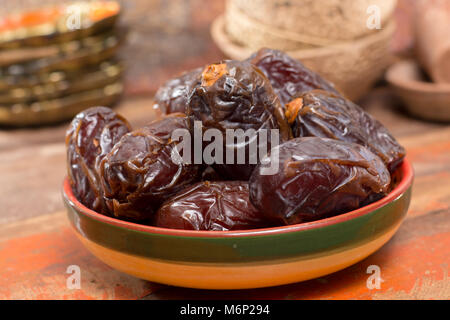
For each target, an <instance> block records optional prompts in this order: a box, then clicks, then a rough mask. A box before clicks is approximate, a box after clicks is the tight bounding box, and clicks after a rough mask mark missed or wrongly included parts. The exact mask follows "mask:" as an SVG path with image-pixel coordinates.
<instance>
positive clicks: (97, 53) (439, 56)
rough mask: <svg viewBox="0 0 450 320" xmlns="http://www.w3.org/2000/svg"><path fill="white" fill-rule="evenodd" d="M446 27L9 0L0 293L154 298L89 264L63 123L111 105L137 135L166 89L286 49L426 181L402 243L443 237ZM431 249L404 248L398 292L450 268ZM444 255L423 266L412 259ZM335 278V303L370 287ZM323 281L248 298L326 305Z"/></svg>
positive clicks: (240, 7) (432, 8)
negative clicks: (388, 137)
mask: <svg viewBox="0 0 450 320" xmlns="http://www.w3.org/2000/svg"><path fill="white" fill-rule="evenodd" d="M449 30H450V1H448V0H398V1H397V0H321V1H311V0H251V1H250V0H214V1H205V0H120V1H77V2H74V1H65V0H64V1H63V0H14V1H11V0H0V182H1V183H0V203H1V209H0V231H1V232H0V248H2V250H0V269H1V270H3V271H4V272H5V274H4V276H3V275H2V277H0V298H5V297H18V298H24V297H26V298H36V297H40V298H63V297H64V298H67V297H69V298H77V297H85V296H83V295H81V296H77V294H78V295H80V294H84V295H86V296H89V297H93V298H105V297H106V298H111V297H116V298H117V297H121V298H136V297H142V296H144V295H145V294H148V293H149V291H151V290H153V289H154V287H153V286H151V287H152V289H151V290H150V289H149V288H150V284H148V283H146V282H143V281H140V280H138V279H130V278H128V277H126V276H124V275H123V274H120V273H118V272H116V271H113V270H110V269H109V268H107V267H106V266H104V265H103V264H101V263H100V262H99V261H97V260H95V259H94V258H93V257H92V256H90V255H89V253H87V252H86V251H85V250H84V249H82V248H81V247H80V244H79V243H78V242H77V241H76V239H74V236H73V234H72V233H71V232H70V230H69V228H68V226H67V224H68V223H67V221H66V220H67V219H66V218H65V213H64V208H63V203H62V201H61V194H60V193H61V191H60V188H61V184H62V180H63V178H64V176H65V175H66V154H65V146H64V134H65V130H66V128H67V126H68V122H69V121H70V120H71V119H72V117H73V116H74V115H75V114H76V113H78V112H79V111H81V110H83V109H85V108H87V107H90V106H94V105H105V106H110V107H114V108H115V109H116V111H117V112H119V113H121V114H122V115H123V116H125V117H126V118H127V119H128V120H129V121H130V123H131V124H132V125H133V126H134V127H138V126H142V125H144V124H145V123H147V122H149V121H151V120H152V119H154V118H155V116H156V114H155V111H154V109H153V108H152V106H153V96H154V94H155V92H156V91H157V89H158V88H159V87H160V86H161V85H162V84H164V82H165V81H167V80H169V79H171V78H173V77H176V76H178V75H179V74H180V73H181V72H183V71H186V70H189V69H193V68H195V67H199V66H203V65H205V64H207V63H213V62H217V61H219V60H221V59H224V58H232V59H245V58H247V57H248V56H249V55H250V54H251V53H252V52H254V51H256V50H257V49H259V48H261V47H271V48H274V49H280V50H283V51H286V52H287V53H288V54H290V55H291V56H292V57H294V58H297V59H299V60H301V61H302V62H303V63H304V64H306V65H307V66H308V67H310V68H312V69H314V70H315V71H317V72H319V73H320V74H322V75H323V76H325V77H326V78H327V79H329V80H331V81H333V82H334V83H335V84H336V86H337V87H338V88H339V89H340V90H341V91H342V92H344V94H345V95H347V97H349V98H350V99H352V100H354V101H357V102H358V103H359V104H360V105H361V106H362V107H363V108H365V109H366V110H367V111H368V112H369V113H371V114H372V115H374V116H375V117H376V118H377V119H378V120H380V121H381V122H382V123H383V124H384V125H385V126H386V127H387V128H388V129H389V130H390V131H391V132H392V133H393V135H394V136H395V137H396V138H397V139H398V140H399V142H400V143H401V144H403V145H404V146H405V147H406V149H407V152H408V157H409V158H410V160H411V161H412V162H413V164H414V169H415V173H416V178H415V179H416V180H415V186H414V195H413V199H412V203H411V209H410V211H409V214H408V216H409V218H410V220H409V222H407V223H406V224H405V227H404V228H406V229H405V230H406V231H405V232H406V233H405V232H403V233H402V234H403V236H399V238H398V239H400V240H399V241H400V242H395V244H394V245H393V246H401V244H402V243H403V242H404V243H409V242H408V241H413V239H414V237H416V235H417V237H419V236H421V235H423V236H424V237H425V233H424V232H425V231H426V230H428V231H427V232H428V233H427V234H426V236H427V237H428V236H429V238H430V239H434V238H431V235H434V233H433V232H440V231H439V230H441V231H442V230H443V228H448V222H449V219H448V213H449V210H450V126H449V123H450V84H449V83H450V79H449V77H450V34H449ZM436 181H439V186H437V184H436ZM429 213H433V215H430V214H429ZM440 214H447V216H446V217H447V218H446V219H445V217H444V215H440ZM421 217H424V218H423V219H422V218H421ZM430 217H434V218H433V219H432V218H430ZM420 219H422V220H420ZM415 221H416V222H415ZM424 226H425V227H424ZM424 228H425V229H424ZM423 230H425V231H423ZM444 231H445V230H444ZM446 232H447V234H448V229H447V230H446ZM405 234H407V235H406V236H405ZM408 237H409V238H408ZM16 239H18V240H17V241H16ZM436 239H438V240H436V241H435V240H429V242H427V241H428V240H427V241H425V240H423V241H422V242H420V243H418V244H417V245H416V246H415V247H414V246H410V247H409V248H412V247H413V248H418V249H417V250H416V251H412V252H410V251H408V250H406V249H404V250H403V249H402V250H399V251H396V253H395V256H396V257H403V256H402V254H403V253H405V256H404V257H403V258H404V259H403V260H401V261H400V260H399V259H400V258H399V259H398V260H396V261H395V264H396V266H398V267H395V266H391V269H389V270H390V271H389V272H391V277H394V278H395V279H397V280H398V281H399V282H398V288H399V290H400V289H401V290H405V291H402V292H404V295H403V296H402V297H407V298H408V294H409V291H408V290H409V289H410V288H411V287H412V286H413V285H414V286H415V284H414V281H415V279H416V278H415V277H413V276H412V275H414V274H418V273H420V274H422V273H423V272H425V270H427V271H428V270H432V272H435V271H436V270H437V271H436V272H440V271H439V270H441V269H439V268H440V267H439V266H440V263H441V262H442V261H444V260H446V259H447V263H448V245H446V243H448V236H447V237H442V238H436ZM439 239H441V240H439ZM401 241H403V242H401ZM446 241H447V242H446ZM399 243H400V244H399ZM439 244H442V248H441V249H442V250H441V251H439V248H437V249H436V251H433V252H434V253H433V254H435V256H433V257H429V258H427V259H426V260H427V262H426V263H427V265H425V261H415V260H414V261H412V260H408V259H413V258H412V257H421V256H422V255H423V252H427V254H431V253H430V252H431V251H430V250H429V248H431V247H432V246H434V245H436V246H437V245H439ZM443 248H446V249H443ZM443 251H445V252H443ZM18 252H21V253H23V255H22V254H21V255H19V254H18ZM25 253H26V254H25ZM24 257H25V258H24ZM433 259H435V260H433ZM73 261H77V263H78V262H79V263H80V264H83V265H82V268H83V272H86V274H90V275H91V276H92V279H93V280H92V281H93V282H89V283H88V284H87V285H86V286H85V287H84V288H85V289H84V291H82V292H81V293H80V292H78V293H75V292H71V293H67V292H66V291H65V290H66V289H65V287H64V288H63V287H62V286H59V287H58V283H60V282H61V281H60V280H61V279H60V278H61V274H64V270H65V269H64V270H63V269H62V268H63V267H64V268H65V266H66V265H67V264H70V263H71V262H73ZM402 261H403V262H404V263H403V262H402ZM408 261H409V262H408ZM2 263H3V264H2ZM31 264H33V265H34V266H35V267H34V269H30V267H29V265H31ZM356 268H358V267H357V266H356ZM411 268H416V269H417V270H415V271H414V272H415V273H414V272H406V271H404V270H411ZM447 268H448V267H447ZM433 270H435V271H433ZM43 274H44V275H45V277H46V278H45V279H44V280H43V278H42V277H43V276H42V275H43ZM362 274H363V276H365V273H364V272H363V273H362ZM8 275H9V276H8ZM94 275H95V276H94ZM58 277H60V278H58ZM384 277H386V278H389V275H384V276H383V278H384ZM340 278H342V279H344V280H345V279H346V280H345V281H346V283H352V281H353V280H352V279H353V278H354V277H353V275H352V276H348V277H345V276H344V277H342V276H341V277H340V276H336V277H334V278H333V276H331V277H330V278H329V279H328V280H327V281H330V283H331V282H333V281H334V282H333V283H336V284H337V285H336V287H335V289H333V290H335V292H340V294H341V295H337V296H338V297H341V298H360V296H358V292H365V291H364V290H365V287H364V286H363V287H362V289H361V290H360V291H358V290H347V288H346V287H345V286H344V285H342V281H344V280H342V281H341V280H340ZM58 279H59V280H58ZM333 279H334V280H333ZM63 280H64V281H65V278H64V279H63ZM444 280H445V281H446V282H445V283H444V282H443V284H442V285H440V284H439V285H440V286H441V287H442V288H444V285H445V286H446V287H445V288H447V289H446V290H447V291H445V292H447V296H446V298H448V292H449V291H448V288H449V283H450V282H449V281H450V280H448V279H447V278H445V279H444ZM96 281H99V282H101V283H102V285H101V286H100V285H97V284H96ZM364 281H365V280H364ZM364 281H363V282H361V283H365V282H364ZM402 281H403V282H402ZM16 283H17V285H16ZM21 283H25V285H22V284H21ZM114 283H118V284H117V286H118V288H120V289H121V291H120V290H118V289H117V290H116V289H114V288H113V289H111V288H110V286H113V285H114ZM321 285H322V284H321V283H319V282H317V283H315V285H312V284H311V283H309V284H308V283H306V284H305V285H302V284H299V285H298V286H297V285H296V286H292V287H288V288H286V290H285V291H283V293H281V292H282V291H280V292H278V291H276V290H275V291H273V290H272V291H270V290H269V291H255V292H253V296H254V297H259V298H267V297H270V298H274V297H275V298H280V297H285V296H286V297H288V296H289V297H294V296H295V297H298V296H300V297H302V296H307V297H311V296H312V297H316V298H322V297H327V296H328V293H327V291H326V290H325V289H324V288H322V287H320V286H321ZM308 286H311V288H312V289H311V290H309V287H308ZM355 286H356V285H355ZM319 287H320V288H319ZM441 287H439V288H441ZM105 288H106V289H105ZM314 288H315V289H314ZM327 288H328V287H327ZM339 288H340V289H341V291H339V290H340V289H339ZM414 288H415V287H414ZM439 288H438V286H436V288H435V289H433V290H432V289H427V290H424V291H420V288H419V289H418V290H419V291H418V293H417V295H418V296H416V298H417V297H419V298H426V297H429V296H431V298H433V297H434V298H435V297H439V295H440V294H441V293H440V292H441V291H442V290H441V291H439V290H440V289H439ZM122 289H123V290H122ZM313 289H314V290H316V289H317V290H316V291H314V292H315V293H314V292H313V291H312V290H313ZM401 290H400V291H401ZM162 292H163V293H162V295H161V297H163V298H164V297H166V298H168V297H173V296H176V295H177V294H178V295H179V294H180V293H179V292H178V293H177V292H176V290H175V292H173V290H172V291H171V289H169V291H167V290H166V291H164V290H163V291H162ZM167 292H169V293H167ZM442 292H443V291H442ZM266 293H267V294H266ZM394 293H395V292H390V293H389V292H387V293H385V294H386V295H385V296H384V297H385V298H386V297H387V298H389V297H390V296H389V294H394ZM400 293H401V292H400ZM195 294H196V293H195V292H192V291H189V292H184V291H183V292H182V295H183V296H186V295H189V297H194V296H195ZM402 294H403V293H402ZM414 294H415V293H414ZM208 295H209V294H208ZM200 296H202V295H201V294H200ZM235 297H237V298H239V297H241V296H239V294H235ZM442 297H444V295H442ZM156 298H157V297H156Z"/></svg>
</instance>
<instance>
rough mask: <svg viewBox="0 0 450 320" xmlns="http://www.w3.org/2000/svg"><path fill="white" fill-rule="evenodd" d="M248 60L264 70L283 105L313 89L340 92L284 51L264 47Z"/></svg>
mask: <svg viewBox="0 0 450 320" xmlns="http://www.w3.org/2000/svg"><path fill="white" fill-rule="evenodd" d="M247 61H250V62H251V63H252V64H254V65H255V66H257V67H258V68H259V69H261V70H262V72H264V74H265V75H266V76H267V78H268V79H269V80H270V83H271V84H272V87H273V89H274V91H275V92H276V94H277V95H278V97H279V98H280V101H281V103H282V104H283V106H284V105H285V104H286V103H288V102H289V101H291V100H292V98H293V97H297V96H299V95H301V94H303V93H305V92H308V91H311V90H313V89H323V90H326V91H330V92H333V93H335V94H339V93H338V91H337V90H336V88H335V87H334V85H333V84H331V83H330V82H328V81H327V80H325V79H324V78H322V77H321V76H320V75H318V74H317V73H315V72H314V71H312V70H310V69H308V68H306V67H305V66H304V65H303V64H302V63H301V62H300V61H298V60H295V59H293V58H291V57H290V56H289V55H287V54H286V53H284V52H282V51H278V50H273V49H267V48H263V49H261V50H259V51H258V52H256V53H254V54H253V55H252V56H251V57H250V58H248V59H247Z"/></svg>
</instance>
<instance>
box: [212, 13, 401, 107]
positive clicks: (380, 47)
mask: <svg viewBox="0 0 450 320" xmlns="http://www.w3.org/2000/svg"><path fill="white" fill-rule="evenodd" d="M394 30H395V24H394V22H390V23H389V24H388V25H386V26H385V28H384V29H382V30H380V31H379V32H377V33H374V34H370V35H368V36H366V37H363V38H361V39H358V40H355V41H350V42H346V43H341V44H339V45H333V46H328V47H322V48H315V49H307V50H292V51H286V52H287V53H288V54H289V55H290V56H291V57H293V58H295V59H298V60H300V61H302V62H303V63H304V64H305V65H306V66H307V67H309V68H311V69H312V70H314V71H316V72H318V73H319V74H321V75H322V76H324V77H325V78H326V79H328V80H329V81H331V82H333V83H334V84H335V85H336V87H337V88H338V89H339V90H340V91H341V92H343V93H344V94H345V95H346V96H347V97H348V98H349V99H351V100H357V99H358V98H360V97H362V96H363V95H364V94H365V93H367V92H368V90H369V89H370V88H371V87H372V86H373V84H374V83H375V82H376V81H377V80H378V79H379V78H380V77H381V75H382V73H383V71H384V70H385V69H386V68H387V66H388V65H389V63H390V60H391V59H390V51H389V44H390V41H391V39H392V35H393V33H394ZM211 34H212V37H213V39H214V41H215V42H216V44H217V45H218V47H219V48H220V49H221V50H222V51H223V52H224V53H225V54H226V55H227V56H228V57H230V58H231V59H237V60H243V59H246V58H247V57H249V56H250V55H251V54H252V53H253V52H254V49H252V48H249V47H245V46H242V45H239V44H237V43H235V42H233V41H232V39H230V37H229V36H228V34H227V33H226V32H225V19H224V17H223V16H221V17H219V18H217V19H216V20H215V21H214V23H213V24H212V27H211Z"/></svg>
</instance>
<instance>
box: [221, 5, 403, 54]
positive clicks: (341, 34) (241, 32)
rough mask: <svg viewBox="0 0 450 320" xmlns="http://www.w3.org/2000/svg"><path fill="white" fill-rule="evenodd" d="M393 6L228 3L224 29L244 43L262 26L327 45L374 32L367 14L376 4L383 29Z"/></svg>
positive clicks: (306, 40)
mask: <svg viewBox="0 0 450 320" xmlns="http://www.w3.org/2000/svg"><path fill="white" fill-rule="evenodd" d="M396 4H397V0H358V1H354V0H320V1H311V0H296V1H279V0H252V1H248V0H228V1H227V6H226V11H225V12H226V13H225V15H226V16H227V26H226V28H227V30H228V31H232V33H230V35H231V38H233V39H240V40H242V41H238V42H244V41H246V39H247V37H250V39H251V40H254V39H253V35H252V34H251V32H247V31H250V30H251V29H254V28H255V27H256V26H259V27H261V26H262V27H263V28H264V29H266V30H273V33H274V34H283V33H285V34H286V35H287V39H289V38H292V39H296V38H297V37H298V39H300V40H301V42H305V43H306V44H312V45H314V44H316V45H326V44H329V43H336V42H341V41H348V40H354V39H357V38H360V37H364V36H367V35H369V34H371V33H374V32H376V31H377V30H376V29H369V28H368V27H367V20H368V19H369V17H370V13H371V12H369V13H368V8H369V7H370V6H371V5H376V6H377V7H378V8H379V9H380V11H379V13H380V19H381V24H382V26H384V25H386V24H387V23H388V22H389V20H390V19H391V16H392V14H393V12H394V9H395V7H396ZM233 15H236V16H235V17H234V16H233ZM242 20H245V21H242ZM228 22H230V24H228ZM236 26H238V27H236ZM248 28H249V29H248ZM233 31H234V32H233ZM268 35H269V36H270V32H269V33H268ZM289 35H292V37H291V36H289ZM257 37H258V36H257ZM258 39H259V40H261V41H264V42H265V43H264V44H263V43H259V46H270V47H272V48H275V46H274V44H270V43H269V44H267V41H268V40H269V39H264V38H261V37H258ZM302 39H303V40H302ZM278 49H280V50H290V49H287V48H278ZM294 49H295V48H294Z"/></svg>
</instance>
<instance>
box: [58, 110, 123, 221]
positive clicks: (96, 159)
mask: <svg viewBox="0 0 450 320" xmlns="http://www.w3.org/2000/svg"><path fill="white" fill-rule="evenodd" d="M130 130H131V127H130V125H129V124H128V122H127V121H126V120H125V119H124V118H123V117H122V116H120V115H118V114H116V113H115V112H114V111H112V110H111V109H109V108H105V107H94V108H90V109H87V110H85V111H83V112H80V113H79V114H78V115H77V116H76V117H75V118H74V119H73V120H72V122H71V124H70V126H69V128H68V129H67V131H66V140H65V141H66V148H67V168H68V176H69V182H70V185H71V186H72V190H73V193H74V195H75V196H76V197H77V199H78V200H79V201H80V202H81V203H83V204H84V205H85V206H86V207H88V208H90V209H93V210H95V211H98V212H101V213H104V214H107V213H108V210H107V209H106V206H105V204H104V201H103V191H102V188H101V184H100V177H99V174H98V166H99V163H100V161H101V160H102V159H103V158H104V156H105V155H106V154H107V153H108V152H109V151H110V150H111V149H112V148H113V146H114V145H115V144H116V143H117V141H119V139H120V138H121V137H122V136H123V135H124V134H126V133H127V132H129V131H130Z"/></svg>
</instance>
